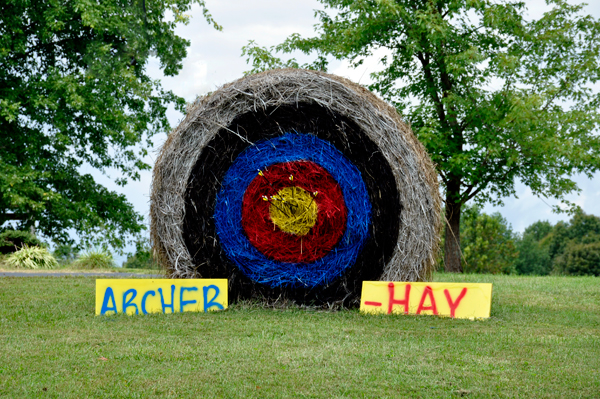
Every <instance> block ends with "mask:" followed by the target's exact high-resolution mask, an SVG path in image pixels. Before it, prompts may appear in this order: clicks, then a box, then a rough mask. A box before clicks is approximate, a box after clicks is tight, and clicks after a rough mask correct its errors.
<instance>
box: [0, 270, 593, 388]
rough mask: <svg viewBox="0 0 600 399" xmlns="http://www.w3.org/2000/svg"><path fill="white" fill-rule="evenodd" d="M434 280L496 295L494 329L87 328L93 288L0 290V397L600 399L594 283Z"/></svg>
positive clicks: (173, 320) (232, 321) (409, 325)
mask: <svg viewBox="0 0 600 399" xmlns="http://www.w3.org/2000/svg"><path fill="white" fill-rule="evenodd" d="M435 280H436V281H468V282H491V283H493V284H494V292H493V301H492V317H491V318H490V319H488V320H478V321H469V320H452V319H447V318H437V317H433V316H365V315H361V314H360V313H358V312H357V311H356V310H350V311H339V312H322V311H310V310H308V311H307V310H300V309H288V310H269V309H261V308H259V307H256V306H252V305H247V304H246V305H234V306H231V308H230V309H229V310H227V311H224V312H219V313H209V314H198V313H184V314H175V315H166V316H165V315H147V316H108V317H97V316H94V287H95V279H94V278H90V277H58V278H51V277H48V278H45V277H32V278H0V396H3V397H11V398H25V397H61V398H63V397H72V398H84V397H111V398H120V397H123V398H137V397H140V398H146V397H157V398H158V397H160V398H163V397H172V398H178V397H203V398H204V397H207V398H212V397H223V398H248V397H250V398H288V397H289V398H305V397H306V398H338V397H351V398H363V397H364V398H386V397H387V398H397V397H410V398H413V397H424V398H427V397H458V396H463V397H465V396H467V397H530V398H540V397H556V398H561V397H568V398H573V397H585V398H594V397H595V398H598V397H600V278H594V277H511V276H491V275H458V276H455V275H447V274H437V275H436V276H435Z"/></svg>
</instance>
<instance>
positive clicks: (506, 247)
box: [460, 205, 518, 274]
mask: <svg viewBox="0 0 600 399" xmlns="http://www.w3.org/2000/svg"><path fill="white" fill-rule="evenodd" d="M460 223H461V224H460V232H461V242H460V246H461V250H462V252H463V256H464V261H465V263H464V271H465V273H492V274H498V273H503V274H510V273H512V272H514V261H515V259H516V258H517V255H518V254H517V250H516V248H515V242H514V236H515V235H514V233H513V231H512V228H511V226H510V225H509V224H508V223H507V222H506V219H504V218H503V217H502V215H500V214H499V213H497V212H496V213H493V214H491V215H488V214H486V213H483V212H481V208H480V207H478V206H476V205H475V206H472V207H466V208H465V211H464V213H463V217H462V218H461V222H460Z"/></svg>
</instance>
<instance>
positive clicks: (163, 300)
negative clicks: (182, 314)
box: [158, 285, 175, 313]
mask: <svg viewBox="0 0 600 399" xmlns="http://www.w3.org/2000/svg"><path fill="white" fill-rule="evenodd" d="M158 293H159V294H160V304H161V306H162V311H163V313H166V312H165V308H171V313H175V305H174V302H175V286H174V285H171V303H170V304H165V298H164V297H163V292H162V288H159V289H158Z"/></svg>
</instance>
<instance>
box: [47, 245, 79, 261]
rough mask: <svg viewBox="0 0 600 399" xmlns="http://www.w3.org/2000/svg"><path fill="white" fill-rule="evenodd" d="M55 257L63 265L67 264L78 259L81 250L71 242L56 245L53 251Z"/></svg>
mask: <svg viewBox="0 0 600 399" xmlns="http://www.w3.org/2000/svg"><path fill="white" fill-rule="evenodd" d="M53 255H54V257H55V258H56V259H57V260H58V262H59V263H60V264H61V265H67V264H69V263H72V262H74V261H75V259H77V256H78V255H79V250H78V249H77V248H76V247H73V246H72V245H69V244H63V245H59V246H57V247H56V249H55V250H54V252H53Z"/></svg>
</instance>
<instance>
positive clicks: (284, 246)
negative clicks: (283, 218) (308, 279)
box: [242, 161, 347, 263]
mask: <svg viewBox="0 0 600 399" xmlns="http://www.w3.org/2000/svg"><path fill="white" fill-rule="evenodd" d="M257 172H258V171H257ZM261 172H262V173H261V174H257V176H256V177H255V178H254V179H253V180H252V182H251V183H250V185H249V186H248V188H247V189H246V192H245V193H244V198H243V203H242V227H243V229H244V232H245V233H246V236H247V237H248V240H249V241H250V243H251V244H252V245H253V246H254V247H255V248H256V249H258V250H259V251H260V252H261V253H263V254H264V255H265V256H266V257H268V258H270V259H274V260H276V261H280V262H289V263H310V262H314V261H315V260H317V259H320V258H322V257H323V256H325V255H327V254H328V253H330V252H331V250H332V249H333V248H334V247H335V246H336V244H337V243H338V242H339V240H340V239H341V237H342V236H343V235H344V231H345V229H346V218H347V209H346V204H345V201H344V196H343V193H342V190H341V188H340V186H339V185H338V183H337V182H336V181H335V179H334V178H333V177H332V176H331V174H329V172H327V171H326V170H325V169H324V168H322V167H321V166H319V165H317V164H316V163H314V162H310V161H294V162H284V163H278V164H273V165H270V166H268V167H267V168H265V170H262V171H261ZM286 188H295V190H297V191H294V190H290V189H286ZM289 192H296V193H303V195H304V196H305V197H306V196H307V195H310V196H311V197H310V200H309V201H305V203H304V207H305V208H306V210H305V211H303V212H300V213H301V216H302V215H304V213H306V212H316V214H315V216H316V220H312V221H311V223H309V226H312V227H310V228H309V229H308V232H305V231H302V232H301V233H297V234H294V233H289V232H285V231H283V230H282V228H281V227H280V226H282V224H281V223H279V220H278V219H275V221H274V217H273V216H272V215H274V213H273V211H274V210H273V207H275V210H276V211H277V210H279V211H281V212H280V214H287V213H289V215H293V213H294V212H293V211H294V210H295V209H296V208H292V210H291V211H290V210H289V209H288V208H286V206H292V205H289V204H290V201H289V200H290V198H288V201H287V202H286V201H285V198H283V197H282V195H281V194H282V193H289ZM313 202H314V203H315V204H316V207H315V206H314V204H313ZM315 209H316V211H315ZM298 212H299V211H298ZM309 219H310V218H309ZM313 222H314V224H312V223H313ZM284 229H285V228H284Z"/></svg>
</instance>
